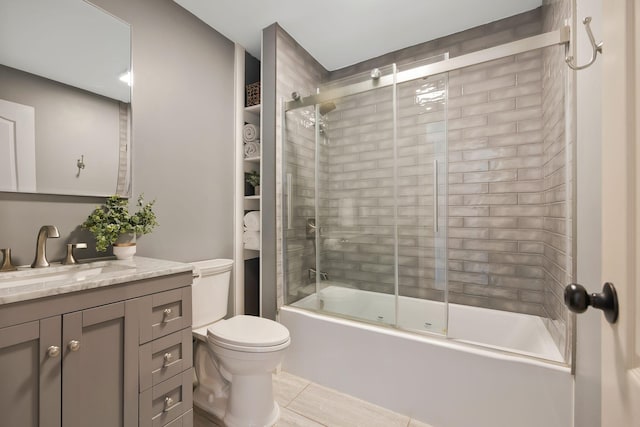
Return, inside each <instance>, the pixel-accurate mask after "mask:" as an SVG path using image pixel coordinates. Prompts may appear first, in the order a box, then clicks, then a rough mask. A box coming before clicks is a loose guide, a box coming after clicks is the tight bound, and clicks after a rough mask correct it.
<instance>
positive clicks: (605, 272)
mask: <svg viewBox="0 0 640 427" xmlns="http://www.w3.org/2000/svg"><path fill="white" fill-rule="evenodd" d="M603 6H604V7H603V40H604V43H605V45H604V54H603V55H602V60H603V63H602V66H603V97H602V112H603V114H602V119H603V136H602V141H603V145H602V180H603V187H602V189H603V191H602V205H603V208H602V223H603V226H602V280H603V282H613V283H614V284H615V286H616V288H617V291H618V298H619V303H620V315H619V318H618V321H617V323H616V324H613V325H611V324H609V323H607V322H606V321H605V320H604V319H603V321H602V426H603V427H626V426H629V427H632V426H640V285H638V281H639V279H640V230H639V229H638V228H639V227H640V139H639V135H640V87H638V86H639V85H640V76H639V73H640V51H639V50H640V35H639V34H638V31H640V21H639V17H640V2H638V1H637V0H611V1H607V2H605V3H603Z"/></svg>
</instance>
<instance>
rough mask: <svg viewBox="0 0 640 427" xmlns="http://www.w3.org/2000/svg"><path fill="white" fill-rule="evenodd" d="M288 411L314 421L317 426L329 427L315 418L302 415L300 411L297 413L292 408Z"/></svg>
mask: <svg viewBox="0 0 640 427" xmlns="http://www.w3.org/2000/svg"><path fill="white" fill-rule="evenodd" d="M287 410H288V411H291V412H293V413H294V414H296V415H300V416H301V417H302V418H305V419H307V420H309V421H312V422H314V423H316V424H319V425H321V426H323V427H328V425H327V424H323V423H321V422H320V421H318V420H314V419H313V418H311V417H309V416H308V415H306V414H302V413H300V412H298V411H295V410H293V409H290V408H287Z"/></svg>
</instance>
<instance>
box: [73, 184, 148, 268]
mask: <svg viewBox="0 0 640 427" xmlns="http://www.w3.org/2000/svg"><path fill="white" fill-rule="evenodd" d="M154 203H155V200H154V201H152V202H148V203H144V198H143V196H142V195H140V197H138V202H137V204H136V205H137V206H138V208H139V209H138V211H137V212H136V213H134V214H129V208H128V204H129V201H128V200H127V199H121V198H120V197H118V196H111V197H109V198H108V199H107V201H106V202H105V204H104V205H102V206H98V207H97V208H96V209H95V210H94V211H93V212H91V214H89V216H88V217H87V219H86V220H85V221H84V222H83V223H82V228H84V229H87V230H89V231H90V232H91V234H93V236H94V237H95V239H96V250H97V251H98V252H104V251H105V250H107V247H108V246H109V245H113V254H114V255H115V256H116V258H118V259H129V258H131V257H133V254H135V252H136V237H137V236H141V235H143V234H148V233H151V231H153V229H154V228H155V227H156V226H157V225H158V222H157V220H156V214H155V213H154V212H153V204H154Z"/></svg>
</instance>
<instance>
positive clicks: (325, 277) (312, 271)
mask: <svg viewBox="0 0 640 427" xmlns="http://www.w3.org/2000/svg"><path fill="white" fill-rule="evenodd" d="M316 274H318V272H317V271H316V269H315V268H310V269H309V280H311V281H314V280H316ZM320 280H329V275H328V274H327V273H325V272H324V271H321V272H320Z"/></svg>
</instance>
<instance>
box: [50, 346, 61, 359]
mask: <svg viewBox="0 0 640 427" xmlns="http://www.w3.org/2000/svg"><path fill="white" fill-rule="evenodd" d="M59 355H60V347H58V346H57V345H52V346H49V348H48V349H47V356H49V357H58V356H59Z"/></svg>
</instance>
